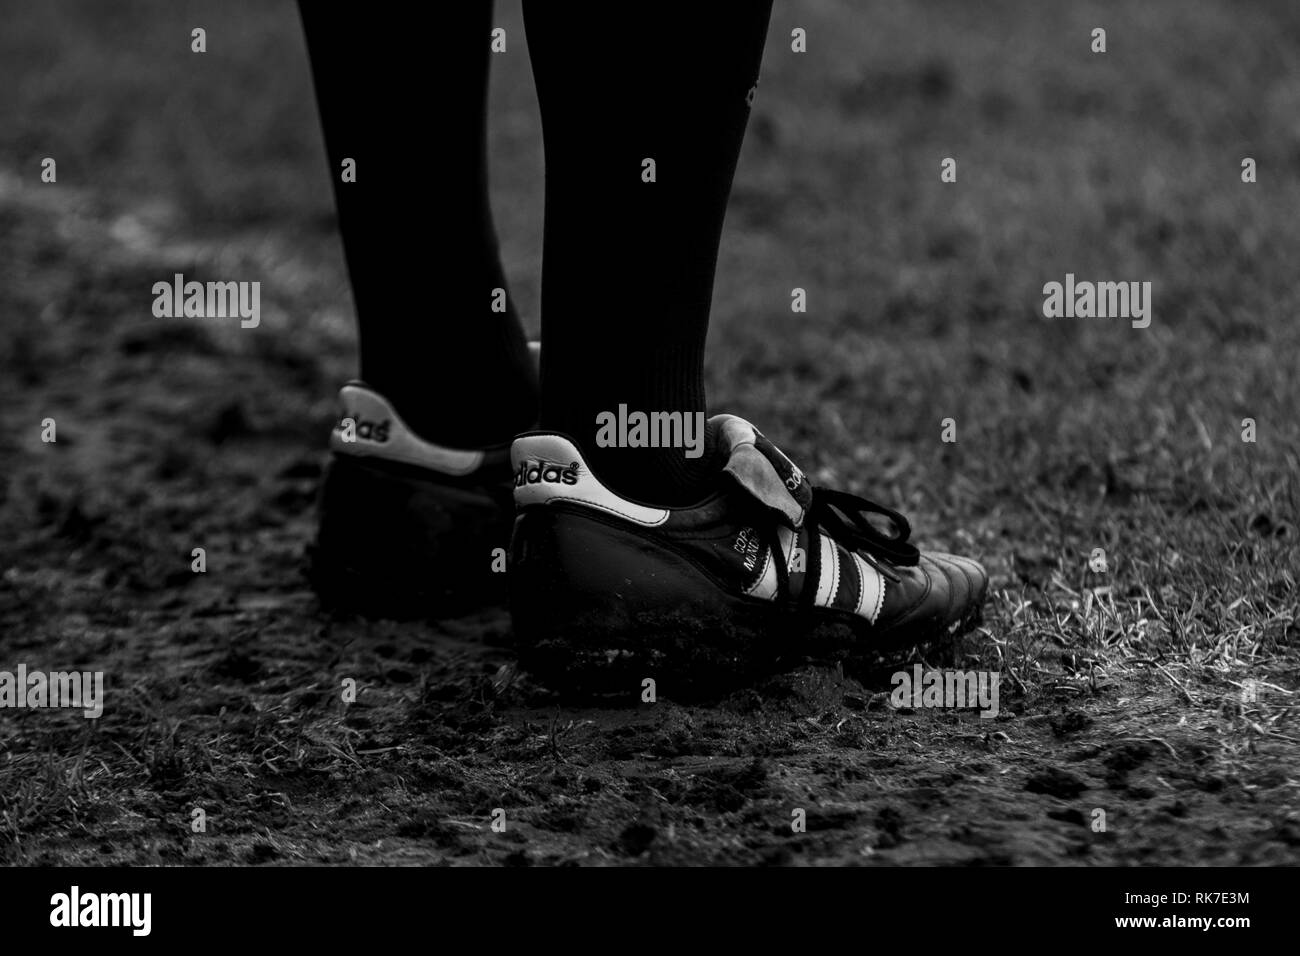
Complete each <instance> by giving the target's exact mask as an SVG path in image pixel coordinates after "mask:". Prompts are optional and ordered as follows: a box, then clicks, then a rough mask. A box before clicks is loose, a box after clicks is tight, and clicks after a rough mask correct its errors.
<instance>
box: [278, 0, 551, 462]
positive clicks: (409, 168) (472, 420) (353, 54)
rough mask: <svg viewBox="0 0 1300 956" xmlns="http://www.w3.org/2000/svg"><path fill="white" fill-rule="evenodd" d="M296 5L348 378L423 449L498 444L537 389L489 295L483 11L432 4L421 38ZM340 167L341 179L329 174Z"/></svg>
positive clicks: (526, 418)
mask: <svg viewBox="0 0 1300 956" xmlns="http://www.w3.org/2000/svg"><path fill="white" fill-rule="evenodd" d="M299 10H300V12H301V15H302V22H303V28H304V32H305V34H306V38H307V47H308V50H309V53H310V56H311V66H312V75H313V78H314V80H315V85H316V97H317V103H318V104H319V108H320V116H321V124H322V126H323V128H324V133H325V145H326V151H327V152H328V154H329V165H330V178H331V181H332V182H333V184H334V195H335V202H336V205H337V207H338V214H339V226H340V230H341V232H342V234H343V246H344V251H345V254H346V257H347V264H348V273H349V276H350V278H351V281H352V295H353V299H354V301H355V303H356V309H357V319H358V329H359V335H358V338H359V339H360V351H361V377H362V378H363V379H364V380H365V381H366V383H367V384H369V385H371V386H372V387H374V388H376V389H378V390H379V391H380V392H382V393H383V394H384V395H385V396H386V397H387V398H388V399H389V400H390V401H392V402H393V404H394V406H395V407H396V409H397V412H398V414H400V415H401V416H402V418H403V419H404V420H405V421H406V422H407V424H408V425H410V426H411V427H412V428H413V429H414V430H415V431H416V432H417V433H418V434H420V435H421V436H422V437H424V438H426V439H428V440H430V441H434V442H438V443H440V444H444V445H452V446H456V447H467V448H469V447H478V446H482V445H489V444H495V443H498V442H503V441H508V440H510V439H511V438H513V437H514V435H515V433H517V432H519V431H523V430H526V429H528V428H530V427H532V426H533V424H534V423H535V422H536V420H537V404H538V394H537V377H536V374H535V372H534V370H533V364H532V361H531V360H530V358H529V355H528V346H527V341H526V338H525V335H524V331H523V329H522V327H521V326H520V324H519V319H518V317H517V315H516V314H515V310H514V306H513V304H512V303H511V302H510V299H509V296H508V295H505V294H494V290H498V289H500V290H504V289H505V288H506V282H505V276H504V274H503V271H502V268H501V260H500V256H499V254H498V251H497V239H496V233H495V231H494V229H493V226H492V215H491V209H490V207H489V204H488V186H487V89H488V60H489V57H490V56H491V52H490V49H489V43H490V40H491V37H490V34H491V29H492V5H491V2H490V0H469V2H462V3H453V4H446V5H439V6H438V8H437V18H436V22H437V26H438V30H437V34H436V37H433V38H431V37H430V36H429V34H428V32H427V31H425V30H424V29H423V28H420V29H412V28H411V27H410V25H407V26H405V27H404V26H403V25H402V18H401V17H398V16H395V15H390V14H391V10H389V9H388V8H385V10H384V11H374V12H369V11H367V9H366V8H365V7H361V8H357V7H356V6H355V5H350V4H343V3H327V2H320V0H300V3H299ZM430 42H436V49H435V50H430V49H428V48H427V46H426V45H427V44H428V43H430ZM421 128H425V129H426V132H425V134H421V133H420V130H421ZM345 159H353V160H355V162H356V176H355V181H354V182H344V181H342V175H341V174H342V172H343V165H342V164H343V162H344V160H345ZM503 305H504V308H503V309H502V306H503ZM494 306H495V308H494Z"/></svg>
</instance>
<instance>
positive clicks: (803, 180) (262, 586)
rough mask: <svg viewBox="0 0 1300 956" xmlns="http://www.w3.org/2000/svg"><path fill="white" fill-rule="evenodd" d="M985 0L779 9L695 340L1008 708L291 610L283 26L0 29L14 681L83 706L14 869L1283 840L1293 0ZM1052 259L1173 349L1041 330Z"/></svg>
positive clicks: (124, 10)
mask: <svg viewBox="0 0 1300 956" xmlns="http://www.w3.org/2000/svg"><path fill="white" fill-rule="evenodd" d="M868 7H869V8H870V9H866V8H868ZM999 9H1000V10H1001V11H1002V15H999V16H998V17H988V16H979V15H976V13H975V12H973V11H971V10H969V9H968V7H967V5H966V4H962V3H956V2H953V3H926V4H918V5H903V4H888V3H882V4H869V5H851V4H836V3H830V2H812V0H809V2H805V3H791V4H788V5H778V10H777V13H776V14H775V15H774V18H773V27H772V35H771V37H772V38H771V41H770V43H769V49H768V56H767V63H766V66H765V71H764V76H763V82H762V86H761V95H760V96H759V98H758V101H757V102H756V104H755V113H754V118H753V120H752V124H751V133H750V137H749V140H748V142H747V144H746V150H745V154H744V156H743V157H742V161H741V170H740V174H739V176H738V180H737V184H736V190H735V194H734V196H733V203H732V208H731V211H730V213H729V218H728V227H727V234H726V237H725V238H724V248H723V254H722V260H721V263H720V269H719V279H718V286H717V291H716V293H715V319H714V325H713V329H712V331H711V349H712V351H711V355H710V368H709V374H710V387H711V398H712V401H713V403H714V406H715V408H716V409H719V410H723V409H725V410H730V411H735V412H737V413H739V414H742V415H745V416H746V417H749V418H751V419H752V420H754V421H755V422H756V423H758V424H759V425H760V427H762V428H763V429H764V431H765V432H766V433H767V434H769V435H770V436H772V437H773V438H774V439H775V440H776V441H777V443H778V444H780V445H781V446H782V447H783V448H784V449H785V450H786V451H787V452H788V453H789V454H791V456H792V457H794V458H795V460H796V461H799V462H801V463H803V464H804V465H805V468H806V470H807V471H808V472H809V474H810V476H811V477H812V478H813V479H814V481H816V482H821V483H826V484H828V485H831V486H837V487H843V488H845V489H847V490H850V491H854V492H858V493H866V494H869V495H870V496H871V497H873V498H876V499H878V500H883V501H890V502H893V503H896V504H897V505H898V506H899V507H900V508H901V509H902V510H904V511H905V512H907V513H908V514H910V515H912V516H913V519H914V520H913V524H914V526H915V528H916V535H917V537H918V538H919V539H920V540H921V542H922V543H923V544H925V545H927V546H930V547H942V548H945V549H949V550H954V551H959V552H961V553H969V554H971V555H973V556H974V557H977V558H980V559H981V560H983V561H984V562H985V564H986V565H987V566H988V567H989V569H990V571H991V573H992V575H993V580H992V586H993V594H992V596H991V597H990V601H989V608H988V613H987V616H986V621H985V624H984V627H983V628H982V629H981V630H979V631H978V632H976V633H974V634H972V635H970V636H969V637H968V638H966V639H965V640H964V641H963V642H962V643H961V644H960V646H957V647H954V648H950V649H947V650H945V651H943V652H941V653H937V654H935V655H934V656H933V657H932V658H930V659H929V660H927V663H932V664H944V665H946V666H957V667H961V668H964V669H986V670H990V671H995V672H997V673H999V674H1000V676H1001V700H1000V706H1001V713H1000V714H999V716H998V717H997V718H996V719H992V720H988V719H981V718H980V717H979V716H978V715H977V714H976V713H975V712H973V711H951V710H931V709H921V710H911V709H895V708H894V707H892V706H891V705H890V701H889V693H888V692H889V690H890V687H889V684H888V680H887V679H885V680H883V681H882V680H881V679H880V677H879V676H877V677H875V678H874V679H871V680H868V681H866V682H865V683H864V682H863V681H862V680H860V679H858V678H857V677H855V676H852V675H844V674H842V673H840V672H838V671H833V670H827V669H819V668H806V669H804V670H801V671H798V672H796V673H794V674H791V675H785V676H782V677H778V678H775V679H772V680H770V681H768V682H766V683H763V684H761V685H759V686H756V687H753V688H751V689H747V690H745V691H743V692H740V693H736V694H733V695H730V696H728V697H726V698H724V699H721V700H717V701H712V702H707V703H704V704H693V705H690V706H684V705H681V704H679V703H675V702H674V701H673V700H672V694H671V688H661V689H660V694H661V696H660V698H659V699H658V701H657V702H655V703H642V702H641V701H640V699H639V696H638V693H637V692H635V691H633V692H631V693H629V695H628V699H627V700H626V701H606V702H602V704H601V705H600V706H594V705H592V704H591V703H589V702H588V703H582V702H575V701H569V700H565V699H562V698H560V697H558V696H557V695H555V694H554V693H552V692H551V691H550V690H549V689H548V688H546V687H544V686H540V685H539V684H538V683H537V682H535V681H534V680H533V679H532V678H530V676H529V675H528V674H526V673H523V672H521V671H519V670H518V668H517V667H516V666H515V663H514V655H513V652H512V644H511V633H510V626H509V618H508V616H507V615H505V614H504V613H500V612H488V613H484V614H481V615H478V616H473V617H468V618H464V619H460V620H454V621H441V622H423V623H419V622H417V623H397V622H382V621H381V622H368V621H364V620H361V619H358V618H349V617H339V616H331V615H329V614H327V613H325V612H323V611H322V610H321V609H320V607H319V605H318V603H317V601H316V599H315V597H314V595H313V594H312V593H311V591H310V589H309V588H308V587H307V584H306V581H305V578H304V574H303V571H304V552H305V549H306V548H307V546H308V545H309V543H310V541H311V539H312V535H313V531H314V516H313V503H314V498H315V495H316V492H317V487H318V483H319V480H320V476H321V468H322V465H323V462H324V445H325V437H326V435H327V434H328V431H329V428H330V425H331V421H332V417H333V414H334V392H335V390H336V388H337V386H338V385H339V384H340V383H341V382H342V381H343V380H344V379H346V378H347V377H348V376H349V375H351V374H352V371H353V367H354V355H353V348H354V338H353V333H352V312H351V302H350V300H349V298H348V293H347V286H346V279H345V276H344V273H343V269H342V258H341V253H340V248H339V246H338V239H337V234H336V231H335V225H334V222H333V218H332V209H331V206H330V197H329V191H328V182H327V180H326V179H325V177H326V175H327V172H326V168H325V164H324V157H323V152H322V149H321V145H320V141H319V135H318V132H317V130H316V127H315V117H314V114H313V112H312V104H311V99H310V96H311V92H310V85H309V79H308V75H307V68H306V61H305V58H304V51H303V49H302V43H301V38H300V37H299V36H298V33H297V25H296V21H295V18H294V13H293V8H292V6H291V5H290V4H287V3H285V4H261V3H256V4H255V3H251V2H249V3H237V4H222V5H219V6H218V5H213V4H204V3H197V2H187V3H177V4H174V5H171V4H169V5H166V7H165V8H164V6H163V5H161V4H156V5H149V4H124V5H122V6H121V7H120V9H119V10H118V11H117V12H116V13H115V14H114V16H113V17H112V19H111V21H110V20H109V19H106V17H107V16H108V15H107V14H105V13H104V12H102V8H98V7H97V6H96V5H94V4H89V3H84V2H80V3H74V2H65V0H60V2H54V3H50V4H44V5H39V6H37V5H23V6H22V12H21V15H19V13H18V12H16V10H15V11H10V13H11V14H12V15H10V14H6V16H5V20H6V23H7V24H12V25H13V29H8V28H7V29H6V32H5V36H4V37H3V38H0V63H3V64H5V66H4V67H3V69H4V71H5V74H6V83H5V86H6V90H7V91H10V92H7V93H6V97H5V98H6V100H7V105H6V111H5V113H4V114H3V115H2V116H0V120H3V122H0V142H2V143H3V146H4V150H3V153H2V156H3V159H0V263H2V265H0V270H2V271H0V276H2V278H3V281H2V282H0V310H2V311H0V389H3V391H2V393H0V400H2V401H0V422H2V424H3V428H2V429H0V478H2V479H3V480H0V670H13V669H15V668H16V666H17V665H18V664H19V663H25V664H26V665H27V666H28V668H29V669H47V670H62V669H69V668H77V669H85V670H102V671H104V672H105V674H106V683H107V694H108V696H107V700H106V707H105V712H104V715H103V717H102V718H101V719H100V720H98V721H86V720H84V719H82V718H80V717H78V716H73V715H70V714H66V713H55V712H50V711H29V710H23V711H3V712H0V860H2V861H3V862H5V863H8V864H71V863H91V864H96V863H103V864H108V863H132V864H203V865H213V864H232V863H240V864H248V863H266V864H286V863H290V864H291V863H330V864H347V863H371V864H374V863H381V864H411V863H414V864H507V865H528V864H623V863H634V862H636V863H647V862H648V863H664V864H700V863H712V864H758V863H776V864H862V863H865V864H882V863H883V864H916V863H929V864H934V863H955V864H1093V865H1095V864H1153V863H1175V864H1181V863H1187V864H1208V863H1223V864H1238V863H1241V864H1275V863H1294V862H1296V861H1297V860H1300V812H1298V811H1297V787H1298V786H1300V776H1298V774H1297V766H1298V763H1297V760H1298V758H1300V727H1298V726H1297V720H1296V703H1295V701H1296V698H1295V693H1296V687H1297V685H1298V684H1300V680H1298V679H1297V678H1298V677H1300V652H1298V649H1297V644H1298V642H1300V620H1298V619H1297V606H1298V605H1300V600H1298V599H1297V591H1296V573H1297V564H1298V562H1297V547H1296V545H1297V537H1296V536H1297V523H1296V515H1297V496H1296V485H1295V476H1296V472H1297V465H1298V464H1300V461H1298V457H1297V447H1298V442H1297V438H1298V436H1300V426H1298V425H1297V419H1296V415H1295V412H1296V409H1297V408H1298V407H1300V401H1298V399H1300V396H1298V395H1297V387H1296V383H1295V373H1294V369H1295V362H1294V357H1295V356H1296V355H1297V354H1300V349H1298V348H1297V346H1298V345H1300V326H1297V323H1296V320H1295V317H1296V308H1297V305H1298V304H1300V301H1298V299H1300V297H1298V296H1297V286H1296V281H1295V278H1296V276H1295V259H1294V250H1295V249H1296V247H1297V246H1296V243H1297V240H1300V224H1298V223H1297V219H1296V217H1295V215H1294V211H1295V209H1297V208H1300V202H1297V200H1300V126H1297V125H1296V116H1297V115H1300V113H1297V109H1300V65H1298V59H1297V57H1298V54H1297V50H1300V11H1297V10H1296V9H1294V8H1293V7H1288V5H1286V4H1280V3H1279V4H1259V5H1252V11H1251V14H1250V15H1249V16H1245V15H1241V14H1239V13H1238V12H1237V9H1236V7H1235V6H1234V5H1232V4H1229V3H1227V2H1224V3H1206V4H1201V5H1199V6H1196V7H1195V8H1192V7H1189V6H1187V5H1185V4H1180V3H1174V2H1171V0H1170V2H1160V3H1149V4H1143V5H1142V7H1141V10H1140V11H1139V10H1137V9H1129V8H1128V7H1127V6H1126V7H1125V8H1124V9H1123V10H1121V9H1120V8H1118V7H1116V6H1114V5H1111V6H1106V5H1100V4H1091V5H1089V4H1082V5H1072V6H1071V8H1070V10H1069V11H1068V12H1067V11H1064V10H1062V11H1060V12H1048V11H1046V10H1043V9H1042V8H1041V5H1037V4H1032V3H1027V2H1024V3H1021V2H1016V3H1006V4H1002V5H999ZM499 17H500V19H501V22H502V23H503V24H505V25H506V26H507V28H508V30H509V31H510V36H511V37H512V45H511V47H510V50H511V51H512V52H510V53H508V54H506V55H504V56H502V57H501V62H500V64H499V68H498V71H497V73H496V75H495V79H494V84H495V85H494V89H493V105H494V116H495V117H496V119H495V120H494V127H493V139H492V145H493V152H494V168H493V179H494V184H495V185H496V188H497V190H498V193H497V196H498V199H497V213H498V226H499V229H500V231H501V233H502V238H503V245H504V249H505V253H506V256H507V260H508V266H509V269H510V272H511V277H512V279H513V280H514V281H515V284H516V290H517V291H516V294H517V296H518V297H519V299H520V301H521V302H522V303H523V304H524V309H525V312H526V313H527V314H528V315H529V321H530V324H531V325H532V327H533V328H536V304H537V281H538V277H537V265H538V260H539V254H540V246H539V245H538V241H539V237H540V221H539V218H538V214H539V212H540V191H539V188H538V187H539V185H540V142H539V138H538V129H537V124H536V117H535V115H534V114H533V111H532V110H533V105H534V104H533V101H532V93H531V88H530V86H529V74H528V66H527V57H526V44H525V42H524V38H523V36H522V30H521V29H520V23H519V17H518V10H517V9H516V8H515V7H514V5H511V4H507V5H505V6H504V7H503V8H502V9H501V11H500V13H499ZM1103 21H1104V23H1105V24H1107V25H1108V27H1109V34H1110V37H1111V43H1112V47H1111V52H1109V53H1107V54H1106V57H1108V59H1102V58H1099V57H1098V56H1096V55H1093V54H1091V53H1090V52H1089V51H1088V40H1087V37H1088V34H1089V30H1090V29H1091V28H1092V26H1094V25H1095V24H1096V23H1098V22H1103ZM196 23H204V24H206V25H207V28H208V30H209V35H210V37H212V38H213V39H212V40H211V41H210V42H211V43H212V49H213V52H212V53H210V54H209V57H210V59H208V60H206V61H201V62H200V61H196V60H195V59H193V55H192V54H190V53H189V52H188V47H187V37H188V30H189V28H190V26H191V25H192V24H196ZM794 26H804V27H805V28H807V29H808V30H809V36H810V37H812V38H814V44H813V47H812V51H811V52H810V53H809V54H807V55H806V56H805V57H804V58H800V57H799V56H798V55H796V54H792V53H790V52H788V51H789V39H788V38H789V35H790V30H791V29H792V28H793V27H794ZM46 155H56V156H57V157H59V168H60V175H59V179H58V183H57V184H42V183H41V182H40V180H39V170H40V159H41V158H42V157H44V156H46ZM950 155H951V156H956V157H958V160H959V170H960V172H959V179H958V182H957V183H956V184H942V183H941V182H940V180H939V175H938V174H939V169H940V166H939V161H940V159H941V158H942V157H945V156H950ZM1243 156H1251V157H1254V158H1256V159H1257V160H1258V165H1259V169H1260V170H1261V173H1260V177H1259V181H1258V182H1257V183H1255V184H1245V183H1242V182H1241V178H1240V163H1241V158H1242V157H1243ZM403 161H405V162H411V163H415V162H418V151H413V153H412V155H411V156H410V157H405V158H403ZM414 226H415V227H416V228H415V229H414V230H413V231H412V232H411V233H406V234H405V235H408V236H409V237H410V238H409V240H408V241H419V239H418V221H417V222H416V223H415V224H414ZM389 241H392V240H389ZM434 254H435V250H431V255H434ZM439 267H440V263H439V261H438V260H436V259H435V260H433V262H432V264H431V269H434V270H436V269H437V268H439ZM451 267H454V263H453V264H451V265H450V266H449V268H451ZM1067 271H1068V272H1075V273H1077V274H1079V275H1080V276H1084V275H1089V276H1095V277H1096V278H1099V279H1108V278H1113V279H1124V280H1128V279H1150V280H1152V281H1153V282H1154V284H1155V287H1156V290H1157V291H1156V298H1155V314H1154V320H1153V322H1152V325H1151V327H1150V328H1148V329H1145V330H1135V329H1132V328H1131V327H1130V326H1129V324H1128V323H1127V322H1124V321H1119V322H1116V321H1109V320H1092V321H1085V320H1075V321H1070V320H1059V321H1056V322H1049V321H1047V320H1045V319H1043V318H1042V314H1041V301H1042V300H1041V293H1040V291H1039V290H1040V288H1041V285H1042V284H1043V283H1044V282H1047V281H1051V280H1053V279H1055V280H1061V279H1062V278H1063V277H1064V275H1065V273H1066V272H1067ZM174 272H183V273H185V274H186V275H187V276H189V275H197V276H203V277H214V278H239V279H257V280H260V281H261V282H262V283H263V319H262V323H261V325H260V326H259V327H258V328H257V329H241V328H239V326H238V323H237V321H225V320H164V319H155V318H154V317H153V316H152V315H151V312H150V306H151V303H152V295H151V292H150V289H151V287H152V284H153V283H154V282H156V281H159V280H165V279H169V278H170V276H171V275H172V274H173V273H174ZM794 286H801V287H806V288H809V289H811V290H813V292H812V294H811V299H812V301H813V303H814V305H813V307H811V308H810V310H809V313H808V314H806V315H798V316H792V315H791V314H790V312H789V305H788V303H789V289H790V288H791V287H794ZM412 296H413V301H416V302H419V303H424V305H425V306H427V308H428V310H429V312H430V314H435V312H436V310H435V305H436V299H437V294H436V283H433V284H431V285H429V286H421V287H418V288H413V289H412ZM439 360H440V357H431V363H435V364H436V362H437V361H439ZM949 417H952V418H954V419H955V422H956V426H957V430H958V431H957V441H956V442H955V443H945V442H942V441H941V437H940V436H941V432H942V426H941V422H942V420H943V419H945V418H949ZM47 418H52V419H54V421H55V423H56V429H57V431H56V434H57V441H55V442H53V443H47V442H43V441H42V439H41V436H42V430H43V426H42V422H43V420H45V419H47ZM1245 418H1251V419H1253V420H1254V421H1255V422H1256V424H1257V439H1256V441H1255V442H1245V441H1243V440H1242V432H1243V428H1244V426H1243V424H1242V420H1243V419H1245ZM194 548H203V549H204V550H205V553H206V560H207V569H206V572H205V573H202V574H198V573H194V572H193V571H192V570H191V562H192V556H191V555H192V551H193V549H194ZM1098 548H1100V549H1102V550H1103V551H1104V552H1105V553H1106V557H1107V568H1106V570H1105V572H1101V573H1097V572H1094V571H1092V570H1090V568H1089V558H1090V557H1091V556H1092V555H1093V554H1094V551H1095V549H1098ZM347 678H351V679H353V680H355V681H356V682H357V684H358V686H359V688H360V694H359V697H358V699H357V701H356V702H355V703H352V704H344V703H343V702H342V700H341V690H340V688H341V686H342V682H343V681H344V680H345V679H347ZM498 808H499V809H501V810H503V811H504V819H505V821H506V825H505V830H504V832H497V831H496V830H494V829H493V828H492V826H491V824H492V821H493V819H494V811H496V810H497V809H498ZM800 809H802V810H803V811H805V814H806V824H807V825H806V832H794V831H793V829H792V820H793V819H794V814H795V811H797V810H800ZM196 810H202V811H203V816H204V817H205V820H206V823H205V829H204V831H203V832H195V830H194V827H193V825H192V824H193V821H194V820H195V811H196ZM1098 811H1102V812H1103V814H1104V817H1103V816H1101V815H1099V814H1098ZM497 818H498V819H500V815H499V814H498V815H497ZM1103 819H1104V824H1105V825H1104V830H1103V829H1101V828H1100V826H1099V821H1101V820H1103Z"/></svg>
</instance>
